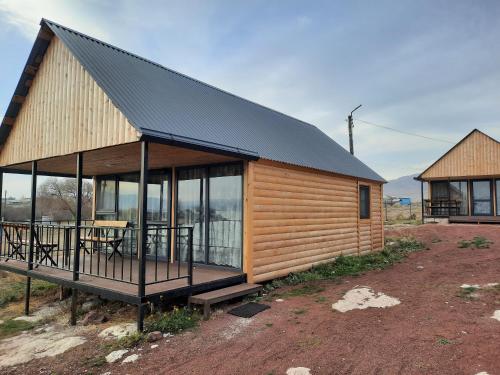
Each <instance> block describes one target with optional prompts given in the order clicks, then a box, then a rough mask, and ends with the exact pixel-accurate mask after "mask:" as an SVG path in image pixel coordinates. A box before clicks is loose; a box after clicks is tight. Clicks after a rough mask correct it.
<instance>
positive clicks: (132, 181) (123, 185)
mask: <svg viewBox="0 0 500 375" xmlns="http://www.w3.org/2000/svg"><path fill="white" fill-rule="evenodd" d="M138 198H139V176H138V175H124V176H120V181H119V182H118V220H127V221H128V222H130V223H137V209H138V204H139V199H138Z"/></svg>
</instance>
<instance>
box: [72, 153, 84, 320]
mask: <svg viewBox="0 0 500 375" xmlns="http://www.w3.org/2000/svg"><path fill="white" fill-rule="evenodd" d="M82 171H83V153H81V152H79V153H78V154H77V155H76V214H75V252H74V254H73V281H78V279H79V278H80V246H81V242H80V230H81V229H80V227H81V224H82ZM77 304H78V289H76V288H73V290H72V291H71V325H76V310H77Z"/></svg>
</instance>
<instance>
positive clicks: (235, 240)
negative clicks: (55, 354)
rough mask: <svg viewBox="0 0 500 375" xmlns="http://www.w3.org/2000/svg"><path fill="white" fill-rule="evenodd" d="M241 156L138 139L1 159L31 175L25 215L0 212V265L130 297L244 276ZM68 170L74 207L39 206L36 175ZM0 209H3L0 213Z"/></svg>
mask: <svg viewBox="0 0 500 375" xmlns="http://www.w3.org/2000/svg"><path fill="white" fill-rule="evenodd" d="M245 159H246V158H242V157H241V155H238V154H235V153H232V152H226V151H217V152H212V150H207V149H203V148H202V147H190V148H185V147H180V146H178V145H172V144H166V143H159V142H154V141H152V140H143V141H140V142H131V143H127V144H122V145H117V146H111V147H105V148H100V149H95V150H89V151H84V152H78V153H74V154H70V155H62V156H56V157H51V158H46V159H40V160H34V161H30V162H23V163H17V164H12V165H5V166H3V167H2V169H1V176H2V177H1V178H0V189H1V183H2V181H3V176H4V173H22V174H29V175H30V176H31V202H30V205H31V213H30V217H29V220H28V221H22V222H9V221H5V220H2V222H1V227H2V228H1V233H0V241H1V246H0V269H4V270H8V271H12V272H16V273H19V274H22V275H25V276H27V293H26V295H27V299H26V311H25V312H26V313H27V314H28V313H29V291H30V283H31V278H39V279H44V280H47V281H50V282H54V283H57V284H60V285H63V286H66V287H68V288H71V289H72V290H73V293H72V295H73V299H72V301H73V302H72V311H73V316H72V320H73V322H75V321H76V309H77V306H76V301H77V297H76V296H77V291H79V290H81V291H85V292H89V293H94V294H97V295H100V296H102V297H104V298H108V299H114V300H120V301H123V302H127V303H131V304H135V305H137V306H138V316H137V324H138V329H140V330H142V328H143V319H144V314H145V307H146V304H147V303H148V302H155V301H159V300H160V299H161V298H165V297H167V298H168V297H179V296H189V295H191V294H193V293H198V292H202V291H207V290H213V289H217V288H222V287H226V286H231V285H235V284H239V283H242V282H245V280H246V275H245V273H244V270H243V190H244V189H243V171H244V165H245V161H244V160H245ZM40 176H58V177H68V178H74V179H76V182H77V184H76V186H77V191H76V197H77V199H76V215H75V218H74V220H72V221H69V222H64V223H62V222H53V221H50V218H49V219H48V218H46V217H43V218H42V217H41V215H40V213H37V178H39V177H40ZM85 178H88V179H92V183H93V187H94V189H93V191H94V193H93V202H94V203H93V210H92V217H91V218H82V181H83V180H84V179H85ZM2 217H3V216H2Z"/></svg>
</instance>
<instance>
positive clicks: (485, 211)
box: [420, 176, 500, 223]
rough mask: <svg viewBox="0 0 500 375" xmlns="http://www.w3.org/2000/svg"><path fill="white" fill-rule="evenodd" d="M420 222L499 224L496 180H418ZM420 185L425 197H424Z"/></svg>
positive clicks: (499, 178)
mask: <svg viewBox="0 0 500 375" xmlns="http://www.w3.org/2000/svg"><path fill="white" fill-rule="evenodd" d="M420 182H421V193H422V217H423V219H424V220H425V219H446V220H448V221H449V222H450V223H500V176H480V177H473V178H471V177H463V178H456V177H454V178H448V179H429V180H426V179H421V180H420ZM424 184H427V185H428V189H427V190H428V196H427V197H424V194H423V192H424Z"/></svg>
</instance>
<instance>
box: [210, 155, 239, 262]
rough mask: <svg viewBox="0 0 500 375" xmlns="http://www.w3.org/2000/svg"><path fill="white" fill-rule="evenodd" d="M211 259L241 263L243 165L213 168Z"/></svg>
mask: <svg viewBox="0 0 500 375" xmlns="http://www.w3.org/2000/svg"><path fill="white" fill-rule="evenodd" d="M208 185H209V190H210V191H209V207H210V217H209V220H210V221H209V249H208V254H209V258H208V261H209V263H212V264H218V265H224V266H230V267H241V254H242V215H243V199H242V197H243V193H242V190H243V189H242V171H241V165H228V166H221V167H214V168H210V180H209V184H208Z"/></svg>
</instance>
